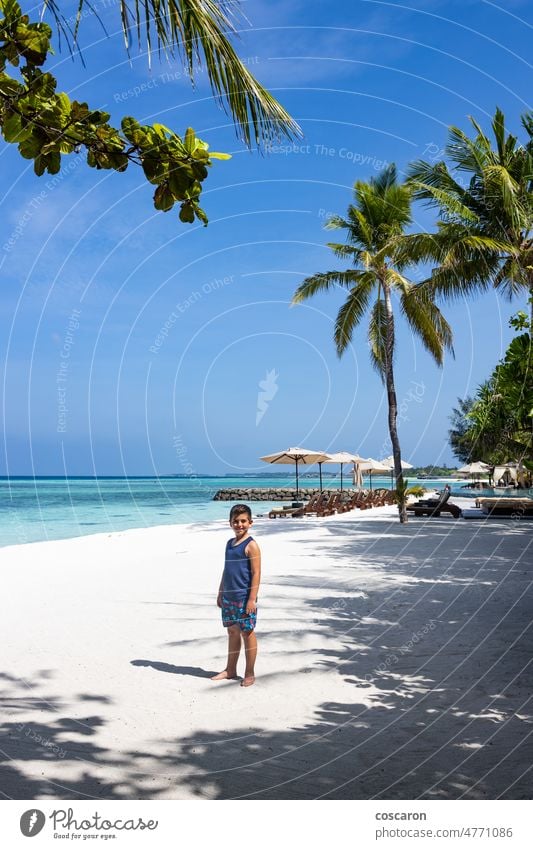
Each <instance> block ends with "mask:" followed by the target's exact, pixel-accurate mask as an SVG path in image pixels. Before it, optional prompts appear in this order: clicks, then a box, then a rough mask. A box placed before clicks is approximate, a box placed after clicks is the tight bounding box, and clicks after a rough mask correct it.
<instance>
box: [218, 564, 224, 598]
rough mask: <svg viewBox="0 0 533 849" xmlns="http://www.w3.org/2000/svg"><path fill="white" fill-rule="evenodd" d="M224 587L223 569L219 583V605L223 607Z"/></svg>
mask: <svg viewBox="0 0 533 849" xmlns="http://www.w3.org/2000/svg"><path fill="white" fill-rule="evenodd" d="M223 589H224V571H222V577H221V579H220V584H219V585H218V593H217V607H222V590H223Z"/></svg>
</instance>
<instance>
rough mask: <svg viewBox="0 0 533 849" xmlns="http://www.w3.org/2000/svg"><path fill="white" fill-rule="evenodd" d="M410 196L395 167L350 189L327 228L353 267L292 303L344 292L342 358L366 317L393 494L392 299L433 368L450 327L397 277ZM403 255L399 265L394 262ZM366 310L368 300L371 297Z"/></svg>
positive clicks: (397, 454)
mask: <svg viewBox="0 0 533 849" xmlns="http://www.w3.org/2000/svg"><path fill="white" fill-rule="evenodd" d="M411 198H412V189H411V188H410V187H409V186H407V185H405V184H399V183H398V182H397V177H396V166H395V165H390V166H389V167H388V168H386V169H385V170H384V171H382V172H381V173H380V174H379V175H378V176H377V177H374V178H372V179H371V180H370V181H369V182H368V183H365V182H362V181H358V182H356V183H355V186H354V203H353V204H351V205H350V206H349V207H348V211H347V215H346V217H345V218H343V217H341V216H333V217H332V218H331V219H330V220H329V221H328V224H327V225H326V226H327V227H328V229H335V230H344V231H345V232H346V244H337V243H332V244H329V245H328V247H330V248H331V249H332V250H333V252H334V254H335V256H337V257H339V258H340V259H348V260H351V261H352V263H353V266H354V267H353V268H349V269H347V270H345V271H326V272H322V273H319V274H314V275H313V276H312V277H308V278H306V280H304V282H303V283H302V284H301V285H300V286H299V287H298V289H297V290H296V293H295V295H294V298H293V302H294V303H299V302H301V301H304V300H305V299H306V298H310V297H311V296H312V295H315V294H316V293H317V292H322V291H328V290H330V289H332V288H334V287H340V288H343V289H347V290H348V296H347V299H346V301H345V303H344V304H343V305H342V307H341V308H340V310H339V313H338V315H337V319H336V322H335V330H334V339H335V345H336V348H337V354H338V355H339V356H341V355H342V354H343V353H344V351H345V350H346V348H347V346H348V345H349V343H350V342H351V339H352V335H353V332H354V330H355V329H356V327H357V326H358V325H359V324H360V322H361V321H362V319H363V317H364V315H365V314H366V313H367V312H369V324H368V339H369V344H370V358H371V362H372V365H373V366H374V368H375V369H376V370H377V371H378V373H379V375H380V376H381V378H382V380H383V381H384V383H385V386H386V390H387V400H388V424H389V433H390V438H391V443H392V453H393V457H394V472H395V475H396V480H397V491H398V492H401V491H402V489H403V484H404V482H403V475H402V466H401V451H400V442H399V439H398V431H397V426H396V419H397V412H398V410H397V401H396V390H395V385H394V367H393V361H394V347H395V339H394V332H395V331H394V310H393V299H394V296H395V295H396V296H397V298H398V300H399V305H400V309H401V312H402V313H403V315H404V316H405V318H406V319H407V321H408V323H409V325H410V327H411V329H412V330H413V331H414V332H415V333H416V334H417V335H418V336H419V337H420V339H421V340H422V343H423V345H424V346H425V347H426V349H427V350H428V351H429V353H430V354H431V355H432V356H433V358H434V359H435V361H436V362H437V363H438V365H441V364H442V361H443V352H444V348H448V349H450V350H451V341H452V334H451V330H450V327H449V325H448V323H447V322H446V320H445V319H444V317H443V316H442V315H441V313H440V310H439V309H438V308H437V306H436V305H435V303H434V301H433V299H432V297H431V294H430V292H429V289H428V288H427V287H422V286H420V285H418V284H414V283H412V282H411V281H410V280H408V279H407V277H405V276H404V273H403V272H404V271H405V270H406V269H407V268H408V266H409V265H410V264H412V263H411V262H410V261H409V259H408V257H407V254H406V252H405V249H404V245H405V239H406V238H407V235H406V234H405V229H406V228H407V227H408V226H409V225H410V224H411V220H412V219H411ZM400 254H402V258H401V259H399V258H398V257H399V256H400ZM374 297H375V300H374V303H373V304H372V305H371V298H374ZM398 509H399V514H400V521H401V522H406V521H407V511H406V509H405V503H404V501H403V503H402V501H399V505H398Z"/></svg>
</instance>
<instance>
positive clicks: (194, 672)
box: [130, 660, 217, 678]
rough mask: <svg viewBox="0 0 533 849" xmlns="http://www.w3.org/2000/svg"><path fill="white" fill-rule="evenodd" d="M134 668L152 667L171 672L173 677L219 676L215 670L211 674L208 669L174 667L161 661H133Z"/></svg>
mask: <svg viewBox="0 0 533 849" xmlns="http://www.w3.org/2000/svg"><path fill="white" fill-rule="evenodd" d="M130 663H131V665H132V666H151V667H152V669H157V671H158V672H170V673H172V675H191V676H192V677H193V678H212V677H213V675H216V674H217V670H216V669H215V670H214V671H213V672H209V670H208V669H202V668H201V667H200V666H173V665H172V664H171V663H162V662H161V661H160V660H132V661H130Z"/></svg>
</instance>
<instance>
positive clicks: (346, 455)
mask: <svg viewBox="0 0 533 849" xmlns="http://www.w3.org/2000/svg"><path fill="white" fill-rule="evenodd" d="M362 459H363V458H362V457H360V456H359V454H350V452H349V451H337V453H336V454H326V459H325V460H322V462H323V463H340V467H341V490H342V469H343V466H344V464H345V463H359V462H360V461H361V460H362Z"/></svg>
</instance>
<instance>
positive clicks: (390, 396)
mask: <svg viewBox="0 0 533 849" xmlns="http://www.w3.org/2000/svg"><path fill="white" fill-rule="evenodd" d="M383 294H384V300H385V311H386V315H387V323H386V327H387V330H386V334H387V335H386V339H385V348H384V353H385V357H384V360H385V362H384V372H385V386H386V388H387V404H388V417H389V436H390V441H391V445H392V456H393V458H394V476H395V478H396V486H397V488H398V489H401V487H402V484H403V473H402V452H401V448H400V440H399V437H398V426H397V423H398V402H397V400H396V386H395V384H394V313H393V311H392V301H391V293H390V288H389V286H388V284H387V283H386V282H385V281H383ZM398 514H399V516H400V522H401V523H402V524H403V523H404V522H407V510H406V509H405V503H404V502H402V501H401V500H399V501H398Z"/></svg>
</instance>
